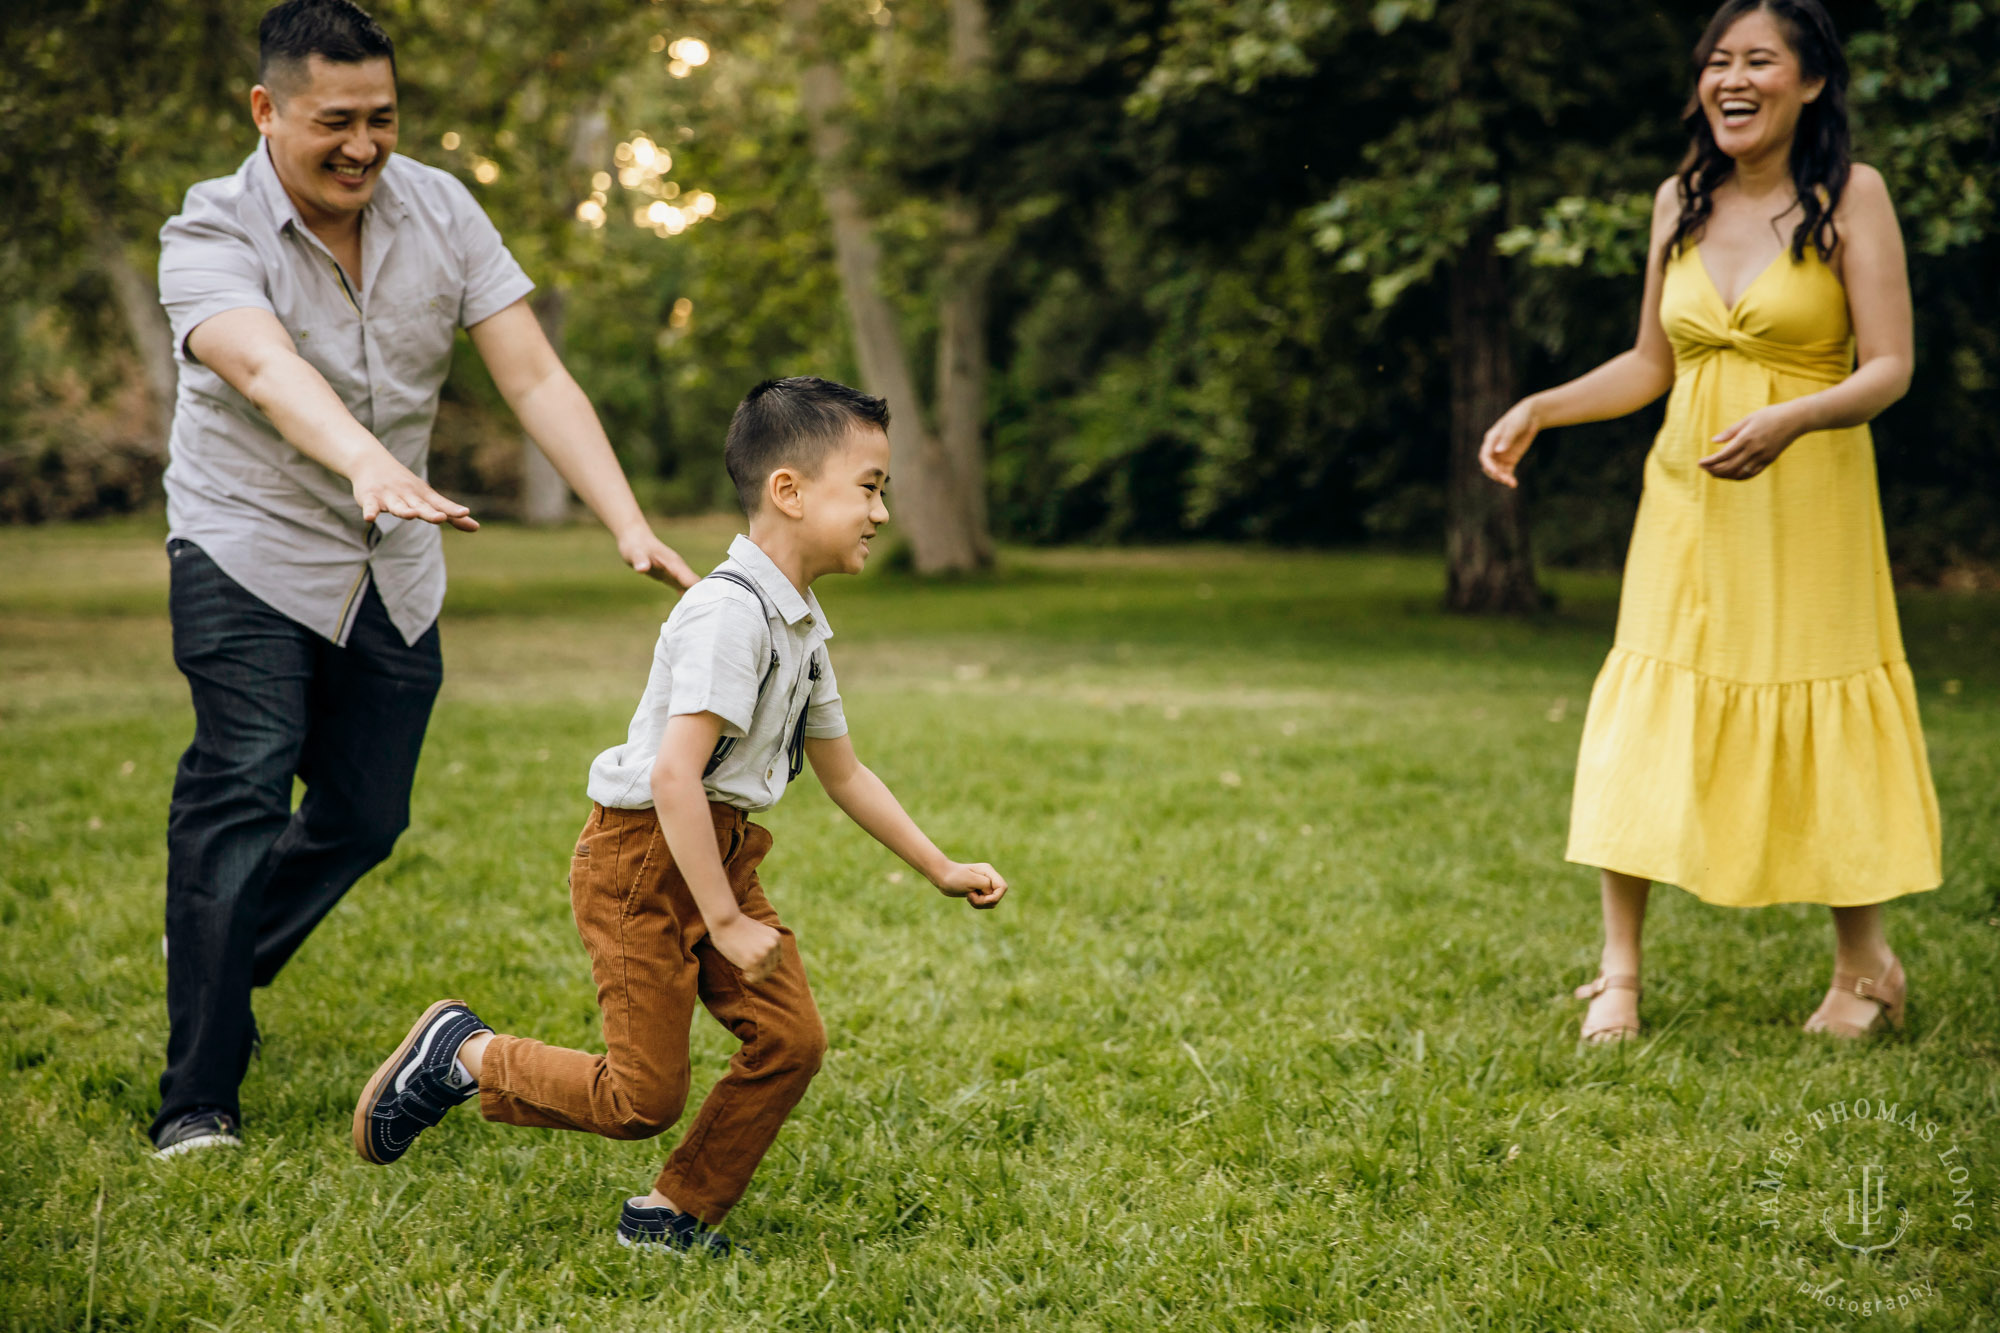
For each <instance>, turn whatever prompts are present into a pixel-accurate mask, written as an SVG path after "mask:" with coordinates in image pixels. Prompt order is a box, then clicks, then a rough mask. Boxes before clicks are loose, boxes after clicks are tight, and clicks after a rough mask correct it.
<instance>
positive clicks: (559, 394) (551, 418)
mask: <svg viewBox="0 0 2000 1333" xmlns="http://www.w3.org/2000/svg"><path fill="white" fill-rule="evenodd" d="M467 332H468V333H470V334H471V335H472V345H473V346H474V347H476V348H477V349H479V355H480V357H481V358H482V359H483V360H484V361H485V362H486V369H487V370H488V371H490V372H491V373H492V375H493V382H494V384H496V385H498V386H499V389H500V396H501V397H503V398H505V399H506V400H507V406H509V407H511V408H513V409H514V415H515V416H517V417H519V418H520V419H521V425H522V426H523V427H525V428H526V429H527V432H528V434H529V435H530V436H531V437H532V438H533V439H534V441H535V444H536V445H537V446H538V447H539V448H540V449H541V451H542V452H543V453H544V454H547V455H548V459H549V462H551V463H553V464H555V469H556V471H557V472H559V473H561V474H562V479H563V480H564V481H566V482H568V483H569V488H570V489H571V490H573V491H575V492H576V493H577V495H578V496H580V497H581V498H582V500H583V502H584V503H585V504H587V505H589V506H590V511H591V512H592V513H593V514H596V515H597V517H598V519H599V521H601V522H602V523H603V524H604V526H605V527H607V528H609V529H610V530H611V535H612V536H613V537H614V538H616V539H617V541H618V554H619V555H621V556H622V557H624V559H625V563H626V564H628V565H630V566H632V568H634V569H636V570H638V571H639V572H640V573H641V574H650V575H652V576H653V577H654V578H656V579H658V580H660V582H662V583H671V584H675V585H677V586H679V587H682V588H691V587H693V586H694V582H695V573H694V571H693V570H691V569H689V568H688V564H687V561H685V560H683V559H681V558H680V556H679V555H677V554H676V553H675V552H674V549H673V548H672V547H670V546H668V545H667V544H666V543H665V542H663V541H661V540H660V539H659V538H658V537H655V536H654V535H653V529H652V525H651V524H649V523H647V522H646V516H645V515H644V514H643V513H641V512H640V510H639V501H638V500H637V499H636V498H635V497H634V496H633V494H632V486H631V483H629V482H628V481H626V480H625V470H624V469H623V468H621V467H619V466H618V456H617V455H616V454H614V453H612V452H611V441H610V440H608V439H606V438H605V435H604V427H603V425H602V424H601V423H600V422H599V421H598V419H597V411H596V409H594V408H593V407H591V405H590V399H588V398H587V397H585V396H584V392H583V389H582V388H581V387H580V386H579V385H578V384H577V382H576V380H575V378H573V377H572V376H571V375H570V373H569V370H568V369H567V368H566V367H565V366H564V365H563V363H562V358H561V357H559V356H557V355H556V349H555V348H553V347H551V346H550V345H549V340H548V337H547V335H545V334H544V333H543V332H542V326H541V323H540V322H539V321H537V320H536V318H535V313H534V311H533V310H531V309H529V307H528V303H527V301H526V300H525V299H524V300H520V301H516V302H515V303H514V304H512V305H510V306H508V307H507V308H506V309H505V310H502V311H500V312H499V313H498V314H496V315H492V316H490V317H488V318H486V319H483V320H481V321H479V323H477V324H474V325H473V326H472V327H471V328H470V329H468V330H467Z"/></svg>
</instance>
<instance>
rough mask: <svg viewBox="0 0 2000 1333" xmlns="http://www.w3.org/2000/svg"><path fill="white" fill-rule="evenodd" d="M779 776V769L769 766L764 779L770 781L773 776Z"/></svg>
mask: <svg viewBox="0 0 2000 1333" xmlns="http://www.w3.org/2000/svg"><path fill="white" fill-rule="evenodd" d="M777 776H778V770H777V769H775V768H767V769H765V770H764V780H765V781H766V782H768V781H770V780H771V779H772V778H775V777H777Z"/></svg>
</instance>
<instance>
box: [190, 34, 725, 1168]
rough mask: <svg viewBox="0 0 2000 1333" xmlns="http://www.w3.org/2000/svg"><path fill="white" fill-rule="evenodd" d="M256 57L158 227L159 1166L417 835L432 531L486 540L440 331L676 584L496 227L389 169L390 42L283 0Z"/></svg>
mask: <svg viewBox="0 0 2000 1333" xmlns="http://www.w3.org/2000/svg"><path fill="white" fill-rule="evenodd" d="M258 41H259V46H260V67H259V82H258V85H257V86H256V87H255V88H253V89H252V90H251V93H250V112H251V116H252V118H253V119H254V120H255V122H256V125H257V130H258V132H259V134H260V135H261V136H262V142H261V143H260V145H259V146H258V148H257V150H256V151H255V152H253V153H252V154H251V155H250V157H249V158H248V160H246V161H245V162H244V164H243V166H242V167H241V168H240V169H239V170H238V171H237V172H236V174H235V175H233V176H230V177H227V178H224V179H221V180H213V181H204V182H202V183H201V184H199V185H197V186H195V187H194V188H193V189H191V190H189V191H188V195H187V202H186V204H185V205H184V206H183V209H182V212H181V213H180V215H179V216H178V217H175V218H173V219H172V220H170V221H169V222H168V223H167V225H166V227H165V229H164V230H163V231H162V232H161V253H160V295H161V301H162V303H163V304H164V305H165V306H166V309H167V315H168V317H169V319H170V320H171V322H172V324H173V330H174V337H175V343H176V349H177V352H178V355H179V357H180V360H181V372H180V392H179V396H178V399H177V401H176V404H175V410H174V426H173V436H172V442H171V449H172V461H171V463H170V465H169V466H168V469H167V474H166V487H167V514H168V521H169V525H170V532H169V536H168V541H167V550H168V554H169V556H170V557H171V565H170V567H171V570H172V580H171V585H170V587H171V591H170V597H169V605H170V609H171V614H172V621H173V633H174V661H175V663H176V665H178V666H179V667H180V669H181V671H182V672H183V674H185V675H186V677H187V679H188V685H189V688H190V691H191V693H192V695H193V700H194V711H195V734H194V740H193V742H192V743H191V744H190V745H189V746H188V749H187V752H186V754H184V755H183V756H182V758H181V763H180V769H179V772H178V773H177V774H176V777H175V780H174V794H173V803H172V806H171V809H170V811H169V814H168V821H167V945H168V950H167V1013H168V1020H169V1023H170V1025H171V1035H170V1037H169V1040H168V1045H167V1070H166V1073H165V1074H164V1075H163V1076H162V1077H161V1080H160V1093H161V1106H160V1111H159V1115H158V1116H157V1117H156V1118H155V1120H154V1122H153V1126H152V1135H153V1141H154V1144H155V1145H156V1146H157V1147H158V1148H159V1150H160V1151H161V1153H162V1154H163V1155H170V1154H173V1153H178V1152H182V1151H186V1150H188V1149H190V1148H195V1147H202V1146H208V1145H214V1144H233V1143H237V1142H240V1139H239V1137H238V1133H239V1131H238V1125H239V1123H240V1119H241V1113H240V1109H239V1106H238V1102H237V1088H238V1086H239V1084H240V1083H241V1082H242V1079H243V1074H244V1071H245V1069H246V1068H247V1067H248V1063H249V1058H250V1054H251V1051H252V1048H253V1046H254V1045H255V1043H256V1041H257V1031H256V1024H255V1022H254V1020H253V1019H252V1017H251V1012H250V990H251V988H252V987H253V986H263V985H268V984H270V982H271V979H272V978H273V977H274V976H275V975H276V974H277V972H278V969H279V968H281V967H283V966H284V964H285V962H286V960H287V959H289V958H290V957H291V956H292V954H293V952H294V951H296V950H297V949H298V947H299V945H300V944H301V943H303V942H304V940H305V938H306V936H307V935H308V934H310V933H311V931H312V929H313V927H314V926H316V925H317V924H318V923H319V921H320V920H321V918H323V917H324V916H325V915H326V914H327V912H328V911H330V910H331V909H332V908H333V906H334V904H335V903H337V902H338V901H339V900H340V898H341V895H342V894H344V893H345V892H346V891H347V889H348V888H349V887H350V886H351V885H352V884H353V883H354V882H355V881H356V880H357V879H359V878H360V877H361V875H362V874H364V873H365V872H366V871H367V870H368V869H369V868H370V867H372V866H374V865H376V864H377V863H378V862H380V861H381V860H382V859H383V858H384V857H385V856H387V855H388V854H389V851H390V849H391V847H393V846H394V844H395V841H396V838H397V836H398V835H399V834H400V833H401V832H402V831H403V829H404V827H405V826H406V825H407V824H408V822H409V797H410V784H411V779H412V777H413V775H414V774H415V771H416V764H417V755H418V752H419V750H420V749H421V748H422V745H423V736H424V729H425V726H426V725H427V724H428V722H429V719H430V711H431V703H432V700H433V699H434V698H435V697H436V695H437V691H438V686H439V683H440V680H441V676H442V669H441V666H440V660H439V653H438V633H437V625H436V621H437V614H438V610H439V607H440V606H441V605H442V603H443V600H444V583H445V571H444V556H443V541H442V538H441V536H440V531H439V529H440V527H441V526H442V525H444V524H450V525H451V526H453V527H456V528H460V529H463V530H464V531H467V532H470V531H472V530H474V529H476V528H477V527H478V526H479V525H478V524H477V523H476V522H474V521H473V519H472V516H471V514H470V513H469V512H468V511H467V509H466V507H465V506H464V505H460V504H455V503H453V502H452V501H450V500H448V499H446V498H445V497H444V496H442V495H440V494H438V493H437V491H435V490H433V489H432V488H431V486H430V485H429V483H428V482H427V481H426V480H425V479H424V474H425V460H426V457H427V455H428V453H429V450H430V435H431V424H432V422H433V421H434V419H435V418H436V415H437V404H438V394H439V391H440V390H441V389H442V387H443V385H444V379H445V375H446V373H447V371H448V370H449V369H450V366H451V354H452V345H453V342H454V339H455V336H456V333H457V331H458V330H459V329H461V328H463V329H465V330H467V332H468V333H469V334H470V335H471V339H472V343H473V346H474V347H475V348H476V349H477V350H478V352H479V354H480V356H481V358H482V359H484V361H485V362H486V365H487V368H488V369H489V370H490V371H491V372H492V374H493V379H494V382H495V383H496V384H497V385H498V386H499V388H500V392H501V394H502V395H503V396H504V397H505V398H506V400H507V402H508V404H509V405H510V406H511V407H512V408H513V409H514V411H515V413H516V414H517V415H518V416H519V417H520V419H521V421H522V424H523V425H524V426H526V428H527V430H528V433H529V434H530V435H531V436H532V437H533V438H534V440H535V442H536V444H538V445H539V446H540V447H541V449H542V451H543V452H544V453H546V454H547V455H548V457H549V460H550V461H551V462H552V463H553V464H554V465H555V467H556V470H557V471H558V472H559V473H561V474H562V476H563V478H564V480H566V481H567V482H568V483H569V485H570V486H571V488H572V489H574V490H575V491H576V492H577V494H578V495H580V496H581V497H582V498H583V500H584V502H585V503H587V504H588V505H589V506H590V507H591V509H592V510H593V511H594V512H595V513H596V514H597V516H598V517H599V518H600V519H601V520H602V521H603V522H604V524H605V526H606V527H608V528H609V529H610V530H611V533H612V535H613V536H614V537H615V538H616V541H617V549H618V553H619V556H620V558H621V559H622V560H623V561H624V563H625V565H626V566H627V567H628V568H630V569H632V570H636V571H638V572H639V573H641V574H647V575H650V576H652V577H654V578H657V579H659V580H661V581H662V582H666V583H670V584H673V585H676V586H679V587H687V586H689V585H690V584H692V583H693V582H694V575H693V573H692V572H691V571H690V570H689V569H688V567H687V565H686V564H685V562H683V561H682V560H681V558H680V557H679V556H678V555H676V554H675V553H674V552H673V551H672V550H670V549H669V548H668V547H666V546H665V545H663V544H662V543H661V542H660V540H659V539H658V538H657V537H655V536H654V535H653V533H652V531H651V529H650V528H649V527H648V525H647V522H646V519H645V517H644V515H643V514H642V513H641V512H640V510H639V506H638V503H637V501H636V500H634V499H633V496H632V490H631V487H630V486H629V485H628V484H627V483H626V480H625V475H624V473H623V472H622V471H621V470H620V468H619V466H618V461H617V459H616V457H615V456H614V455H613V454H612V452H611V447H610V444H609V443H608V442H607V441H606V439H605V436H604V430H603V428H602V426H600V425H599V423H598V420H597V414H596V413H595V412H594V411H592V409H591V406H590V403H589V401H588V400H587V399H586V398H585V397H584V395H583V392H582V390H581V389H579V388H578V387H577V384H576V381H575V380H573V379H572V378H570V375H569V373H568V371H566V370H565V369H564V368H563V366H562V363H561V361H560V360H559V359H558V358H557V356H556V354H555V351H554V349H553V348H551V347H550V346H549V343H548V340H547V339H546V338H545V337H544V336H543V334H542V330H541V326H540V325H539V324H537V323H536V321H535V318H534V315H533V313H532V312H531V311H530V310H529V309H528V306H527V304H526V301H525V298H526V296H527V294H528V293H529V292H530V291H531V290H532V289H533V287H534V284H533V283H532V282H530V281H529V279H528V277H527V275H526V274H525V273H523V272H522V271H521V267H520V265H519V264H517V263H515V262H514V258H513V256H512V255H510V254H509V253H508V252H507V247H506V246H505V245H504V244H502V242H501V239H500V235H499V233H498V232H497V231H495V230H494V227H493V224H492V223H491V222H489V221H488V220H487V218H486V215H485V213H483V212H482V211H481V210H480V207H479V205H478V204H477V203H475V202H474V201H473V198H472V196H471V194H470V193H469V192H468V191H467V190H466V188H465V186H464V185H462V184H461V183H459V181H458V180H457V179H455V178H454V177H452V176H450V175H448V174H447V173H445V172H442V171H436V170H433V169H432V168H429V167H425V166H421V165H419V164H418V163H416V162H412V161H411V160H410V159H408V158H405V157H399V156H397V155H396V153H395V147H396V136H397V117H396V65H395V50H394V47H393V46H392V45H391V43H390V41H389V38H388V36H387V34H385V33H384V32H383V31H382V29H381V28H380V27H379V26H377V25H376V23H375V22H374V20H373V19H371V18H369V16H368V15H367V13H365V12H364V11H363V10H361V9H359V8H357V7H356V6H354V5H352V4H350V3H347V0H287V3H285V4H281V5H278V6H277V7H275V8H273V9H272V10H270V11H269V12H268V13H267V14H265V15H264V19H263V22H262V24H261V26H260V27H259V29H258ZM295 777H297V778H301V779H303V780H304V782H305V787H306V794H305V798H304V800H303V801H302V803H301V804H300V805H299V807H298V809H297V810H296V811H294V810H293V809H292V784H293V779H294V778H295Z"/></svg>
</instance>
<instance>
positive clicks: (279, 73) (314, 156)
mask: <svg viewBox="0 0 2000 1333" xmlns="http://www.w3.org/2000/svg"><path fill="white" fill-rule="evenodd" d="M271 73H272V83H273V84H274V85H275V86H273V87H266V86H265V85H264V84H261V83H260V84H258V85H257V86H256V87H255V88H253V89H251V90H250V114H251V116H252V117H253V118H254V119H255V120H256V122H257V130H258V132H259V133H260V134H262V135H263V136H264V140H265V142H266V143H267V144H269V145H270V149H271V162H272V165H274V166H275V167H277V169H278V179H279V180H280V181H283V182H284V185H285V189H286V191H287V192H288V193H290V195H291V196H292V199H293V201H294V202H295V203H297V204H298V206H299V212H300V214H301V215H302V216H303V217H304V218H305V220H306V221H307V222H308V223H315V222H333V221H338V220H340V219H343V218H347V217H352V216H353V215H355V214H357V213H359V212H360V211H361V210H362V209H363V208H364V207H366V206H367V204H368V201H369V200H370V199H371V198H373V197H374V195H375V182H376V181H377V180H378V179H379V178H380V177H381V175H382V167H383V165H384V164H385V163H387V162H388V160H389V154H390V153H392V152H394V151H395V148H396V75H395V71H394V69H393V68H392V67H391V65H390V64H389V62H388V60H386V59H380V60H363V61H360V62H359V63H356V64H346V63H341V62H337V61H331V60H326V59H323V58H322V57H320V56H316V55H315V56H309V57H307V59H306V62H305V64H304V65H303V66H300V65H293V66H289V67H281V68H278V69H274V70H273V71H272V72H271Z"/></svg>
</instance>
